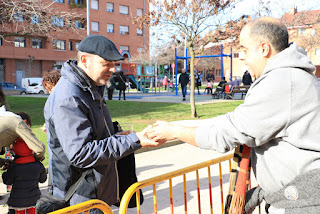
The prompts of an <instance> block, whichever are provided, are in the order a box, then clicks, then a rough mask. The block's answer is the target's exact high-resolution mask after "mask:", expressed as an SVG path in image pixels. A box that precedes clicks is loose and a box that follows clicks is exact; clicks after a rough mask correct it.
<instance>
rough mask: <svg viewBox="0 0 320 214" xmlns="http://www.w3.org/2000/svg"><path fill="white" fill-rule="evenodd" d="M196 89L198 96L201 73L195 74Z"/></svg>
mask: <svg viewBox="0 0 320 214" xmlns="http://www.w3.org/2000/svg"><path fill="white" fill-rule="evenodd" d="M195 81H196V87H197V89H198V94H200V91H199V87H201V85H202V84H201V83H202V74H201V71H198V72H196V74H195Z"/></svg>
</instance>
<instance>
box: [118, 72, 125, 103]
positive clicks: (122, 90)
mask: <svg viewBox="0 0 320 214" xmlns="http://www.w3.org/2000/svg"><path fill="white" fill-rule="evenodd" d="M117 82H118V85H117V86H116V88H117V90H119V100H120V99H121V93H122V94H123V100H126V81H125V77H124V75H123V71H120V72H119V75H118V76H117Z"/></svg>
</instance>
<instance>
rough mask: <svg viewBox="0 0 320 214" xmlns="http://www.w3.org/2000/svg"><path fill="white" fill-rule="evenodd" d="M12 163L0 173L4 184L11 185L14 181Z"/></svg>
mask: <svg viewBox="0 0 320 214" xmlns="http://www.w3.org/2000/svg"><path fill="white" fill-rule="evenodd" d="M14 165H15V164H11V165H10V166H9V168H8V169H7V171H6V172H4V173H3V174H2V180H3V183H4V184H6V185H12V184H13V181H14Z"/></svg>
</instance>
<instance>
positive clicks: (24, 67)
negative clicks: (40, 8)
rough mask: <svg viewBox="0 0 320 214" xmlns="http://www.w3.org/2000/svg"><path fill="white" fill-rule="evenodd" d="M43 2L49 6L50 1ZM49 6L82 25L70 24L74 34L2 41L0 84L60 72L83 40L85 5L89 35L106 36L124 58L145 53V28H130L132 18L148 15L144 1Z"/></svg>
mask: <svg viewBox="0 0 320 214" xmlns="http://www.w3.org/2000/svg"><path fill="white" fill-rule="evenodd" d="M43 1H46V2H50V0H43ZM51 2H52V7H53V8H54V9H55V10H59V11H72V12H76V13H78V14H81V17H82V18H83V19H82V21H80V20H79V21H75V23H74V24H75V26H76V28H77V32H75V31H65V32H63V33H58V32H52V34H51V36H50V37H43V36H41V35H30V36H10V37H6V38H5V39H2V40H1V41H0V82H2V81H8V82H13V83H16V84H18V85H20V84H21V79H22V78H24V77H42V75H43V74H44V72H48V71H50V70H56V69H60V68H61V65H62V63H63V62H64V61H66V60H68V59H75V58H76V55H77V47H78V44H79V43H80V41H81V40H82V39H83V38H85V37H86V36H87V19H86V18H87V7H86V3H87V2H89V8H90V10H89V14H90V15H89V17H90V18H89V22H90V23H89V29H90V34H100V35H103V36H106V37H107V38H108V39H110V40H111V41H113V42H114V44H115V45H116V46H117V48H118V49H119V51H120V53H121V52H125V53H127V54H126V55H127V56H128V55H131V56H134V55H136V54H139V52H143V51H146V52H147V51H148V50H149V29H148V27H147V26H145V27H144V28H143V29H139V25H138V24H133V19H134V18H135V17H137V16H140V15H142V14H143V13H145V12H148V10H149V7H148V3H147V0H135V1H130V0H88V1H86V0H51ZM83 20H84V21H83ZM53 21H55V22H57V24H58V25H59V26H60V27H68V21H67V20H62V19H60V20H53ZM0 31H1V30H0ZM2 33H3V32H0V34H2ZM51 37H52V38H51ZM128 53H129V54H128Z"/></svg>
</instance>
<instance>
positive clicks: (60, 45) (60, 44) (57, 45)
mask: <svg viewBox="0 0 320 214" xmlns="http://www.w3.org/2000/svg"><path fill="white" fill-rule="evenodd" d="M53 49H54V50H65V49H66V41H64V40H53Z"/></svg>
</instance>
